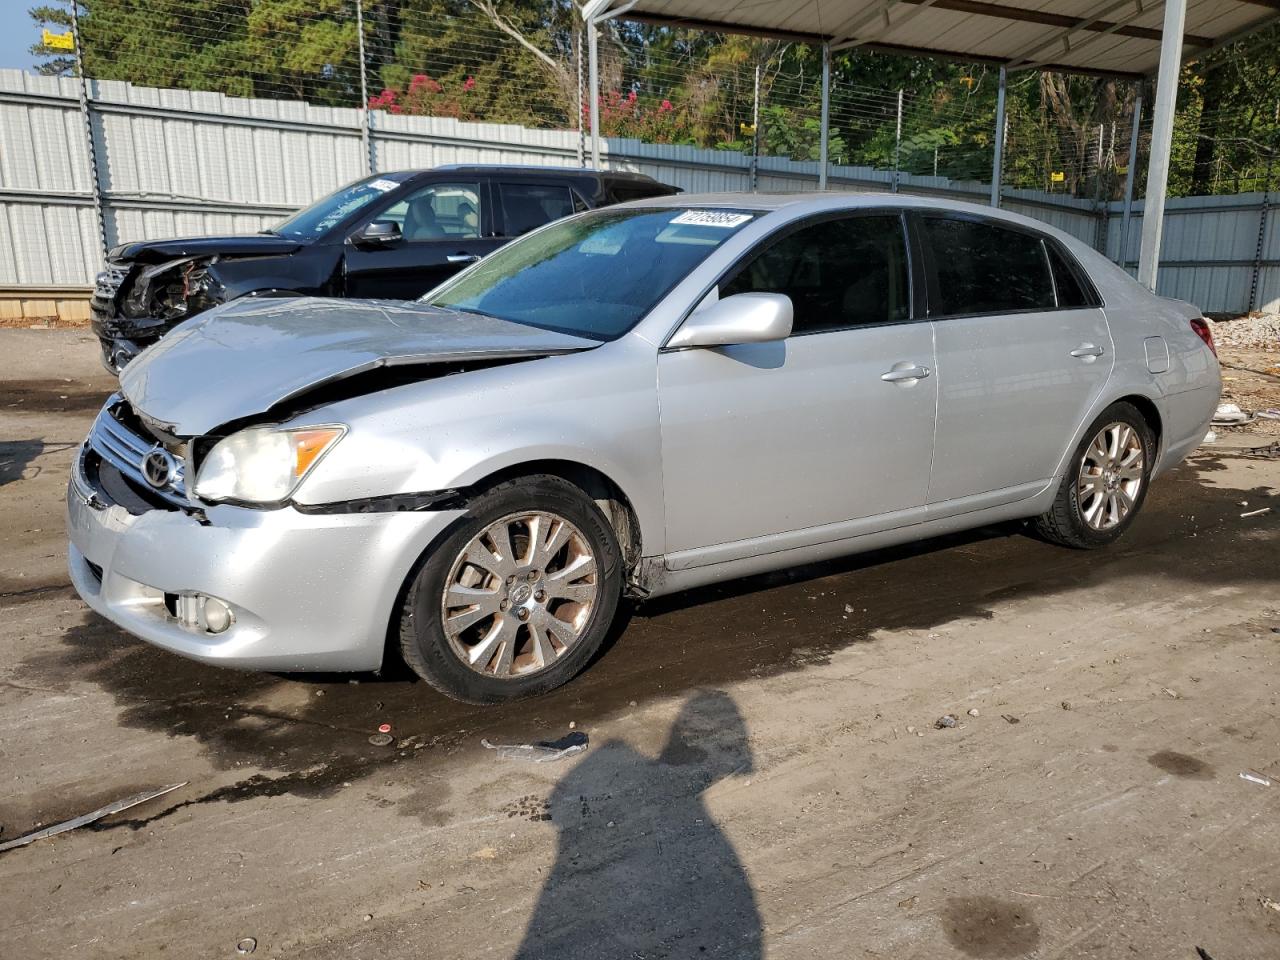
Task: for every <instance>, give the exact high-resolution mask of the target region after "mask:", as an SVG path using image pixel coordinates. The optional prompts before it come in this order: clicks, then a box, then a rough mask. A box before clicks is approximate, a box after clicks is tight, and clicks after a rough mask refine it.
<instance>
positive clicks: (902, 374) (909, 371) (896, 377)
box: [880, 362, 933, 383]
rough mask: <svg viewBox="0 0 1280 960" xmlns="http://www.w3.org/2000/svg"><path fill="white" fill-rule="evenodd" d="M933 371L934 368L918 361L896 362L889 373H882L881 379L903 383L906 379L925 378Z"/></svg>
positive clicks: (886, 381) (887, 381)
mask: <svg viewBox="0 0 1280 960" xmlns="http://www.w3.org/2000/svg"><path fill="white" fill-rule="evenodd" d="M931 373H933V371H932V370H930V369H929V368H928V367H925V366H921V365H920V364H918V363H906V362H904V363H895V364H894V365H893V369H892V370H890V371H889V372H888V373H882V374H880V379H881V380H883V381H884V382H885V383H902V382H903V381H905V380H911V381H915V380H923V379H924V378H925V377H927V376H929V374H931Z"/></svg>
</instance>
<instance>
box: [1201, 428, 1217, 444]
mask: <svg viewBox="0 0 1280 960" xmlns="http://www.w3.org/2000/svg"><path fill="white" fill-rule="evenodd" d="M1200 442H1201V443H1217V442H1218V435H1217V434H1216V433H1214V432H1213V431H1212V430H1210V431H1209V432H1208V433H1206V434H1205V435H1204V439H1203V440H1201V441H1200Z"/></svg>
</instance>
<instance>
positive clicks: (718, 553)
mask: <svg viewBox="0 0 1280 960" xmlns="http://www.w3.org/2000/svg"><path fill="white" fill-rule="evenodd" d="M746 292H770V293H783V294H786V295H787V296H788V297H790V298H791V301H792V304H793V306H794V308H795V321H794V327H793V334H792V336H791V337H790V338H788V339H787V340H785V341H781V342H777V343H764V344H750V345H740V346H732V347H721V348H717V349H689V350H678V351H667V352H663V353H661V354H660V355H659V357H658V390H659V402H660V407H661V424H662V472H663V483H664V495H665V500H666V513H667V549H668V554H669V557H668V562H669V563H671V564H672V565H673V566H696V565H699V564H700V563H708V562H715V561H717V560H727V559H734V558H735V557H736V556H745V555H747V554H750V553H758V552H761V548H762V546H764V547H765V548H766V549H767V545H762V544H760V543H758V542H757V543H754V544H749V543H742V541H748V540H753V539H755V538H776V537H778V536H779V535H783V534H792V536H790V537H789V538H787V542H786V543H785V545H786V546H793V545H800V543H799V542H797V540H798V541H803V542H821V541H822V540H823V539H824V538H825V539H837V538H839V536H840V533H839V532H838V531H835V532H833V531H830V530H827V531H824V530H821V529H818V528H822V527H823V526H825V525H829V524H836V523H840V522H842V521H847V520H851V519H857V518H873V517H880V516H881V515H885V514H895V513H900V512H902V511H910V510H912V509H914V508H920V509H921V510H922V509H923V506H924V503H925V496H926V493H927V491H928V482H929V460H930V457H931V455H932V450H933V423H934V408H935V402H936V387H935V384H936V382H937V381H936V380H935V379H934V377H933V376H932V367H933V342H932V333H931V331H930V325H929V323H928V322H925V321H917V320H915V319H913V314H912V309H911V294H910V283H909V281H908V259H907V249H906V244H905V239H904V233H903V223H902V219H901V217H900V216H899V215H898V214H897V213H896V212H895V213H882V214H877V215H862V216H848V215H845V216H841V217H839V218H834V219H824V220H821V221H817V222H810V223H808V224H806V225H802V226H800V227H798V228H792V229H790V230H787V229H785V228H784V231H783V232H782V233H781V234H780V235H777V236H775V237H774V238H771V239H770V240H766V241H765V242H764V244H762V250H761V251H760V252H759V253H758V254H756V255H755V256H754V257H753V258H750V259H749V260H748V261H747V262H746V263H745V265H744V266H742V267H741V268H740V269H739V270H737V271H736V272H735V273H734V274H733V275H730V276H728V277H726V278H725V280H724V281H722V283H721V284H720V286H719V290H718V293H719V296H721V297H727V296H731V295H733V294H736V293H746ZM893 522H894V521H893V520H892V519H888V520H886V521H885V522H884V524H883V525H892V523H893ZM796 532H801V533H799V534H798V536H797V535H796ZM734 544H737V546H736V547H735V546H733V545H734ZM711 548H714V549H711ZM672 554H675V555H677V556H671V555H672Z"/></svg>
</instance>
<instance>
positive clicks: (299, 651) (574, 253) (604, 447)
mask: <svg viewBox="0 0 1280 960" xmlns="http://www.w3.org/2000/svg"><path fill="white" fill-rule="evenodd" d="M1219 388H1220V377H1219V371H1218V364H1217V361H1216V357H1215V355H1214V352H1213V343H1212V337H1211V334H1210V331H1209V326H1208V324H1207V323H1206V322H1205V320H1204V319H1203V318H1202V317H1201V315H1200V313H1199V311H1197V310H1196V309H1194V308H1193V307H1191V306H1189V305H1187V304H1185V303H1179V302H1175V301H1171V300H1166V299H1162V298H1159V297H1156V296H1153V295H1152V294H1151V293H1149V292H1147V291H1146V290H1145V289H1144V288H1142V287H1141V286H1139V285H1138V284H1137V283H1135V282H1134V281H1133V280H1132V279H1130V278H1129V276H1128V275H1127V274H1125V273H1124V272H1123V271H1122V270H1120V269H1119V268H1118V267H1116V266H1115V265H1114V264H1112V263H1110V262H1109V261H1107V260H1106V259H1105V258H1103V257H1102V256H1101V255H1099V254H1098V253H1096V252H1095V251H1094V250H1092V249H1090V248H1089V247H1088V246H1086V245H1084V244H1082V243H1081V242H1079V241H1078V240H1075V239H1073V238H1072V237H1070V236H1067V235H1066V234H1063V233H1061V232H1059V231H1057V230H1054V229H1052V228H1051V227H1048V226H1046V225H1045V224H1043V223H1038V222H1036V221H1032V220H1028V219H1025V218H1023V217H1019V216H1015V215H1012V214H1008V213H1003V212H1000V211H997V210H991V209H988V208H985V207H977V206H969V205H965V204H959V203H950V202H939V201H935V200H928V199H919V198H909V197H903V196H889V195H884V194H876V195H859V194H806V195H796V196H773V197H766V196H759V195H754V194H741V195H718V196H707V197H689V196H681V197H673V198H659V199H655V200H651V201H642V202H638V203H635V204H630V205H625V206H621V207H614V208H609V209H606V210H598V211H592V212H588V213H584V214H582V215H580V216H576V217H572V218H569V219H567V220H562V221H559V222H557V223H554V224H551V225H549V226H547V227H544V228H542V229H541V230H538V231H537V232H535V233H531V234H529V235H527V236H526V237H524V238H522V239H520V240H518V241H516V242H515V243H512V244H511V245H510V246H508V247H506V248H504V249H502V250H501V251H499V252H497V253H495V254H493V255H492V256H490V257H488V258H486V259H484V260H482V261H481V262H479V263H477V264H475V265H474V266H472V267H471V268H469V269H468V270H466V271H465V272H463V273H461V274H459V275H458V276H456V277H454V278H453V279H451V280H449V281H447V282H446V283H444V284H443V285H442V286H440V287H438V288H437V289H435V290H434V291H432V292H431V293H429V294H428V295H427V296H425V297H424V298H423V299H422V300H420V301H417V302H414V303H393V302H386V301H349V300H343V301H337V300H320V299H298V300H276V301H241V302H235V303H231V304H228V305H226V306H223V307H220V308H216V309H214V310H211V311H209V312H208V313H206V314H203V315H202V316H200V317H198V318H195V319H193V320H191V321H188V322H187V323H185V324H183V325H182V326H181V327H179V328H178V329H177V330H176V331H175V332H174V333H173V334H172V335H170V336H168V337H166V338H165V339H164V340H162V341H160V343H158V344H157V345H156V346H154V347H152V348H151V349H149V350H148V351H146V352H145V353H144V354H143V355H142V356H141V357H140V358H139V359H138V360H137V361H135V362H134V363H133V364H131V365H130V366H129V367H128V369H127V370H126V371H125V374H124V376H123V378H122V380H121V391H120V393H119V394H118V395H116V396H114V397H112V398H111V400H110V401H109V402H108V403H107V405H106V407H105V408H104V409H103V410H102V412H101V414H100V415H99V416H98V418H97V420H96V422H95V424H94V426H93V430H92V433H91V434H90V436H89V438H88V439H87V440H86V442H85V444H84V446H83V447H82V449H81V451H80V453H79V456H78V459H77V463H76V466H75V470H74V472H73V477H72V481H71V484H70V488H69V491H68V497H67V504H68V512H69V517H68V528H69V532H70V539H71V545H70V548H69V554H70V568H71V575H72V578H73V582H74V583H75V585H76V588H77V589H78V591H79V592H80V595H81V596H82V597H83V598H84V599H85V601H86V602H87V603H88V604H89V605H90V606H91V607H92V608H93V609H94V610H96V611H98V612H99V613H101V614H102V615H104V616H106V617H108V618H110V619H111V620H113V621H115V622H116V623H117V624H119V625H121V626H122V627H124V628H125V629H127V630H129V631H131V632H133V633H135V634H137V635H138V636H140V637H142V638H144V639H146V640H148V641H150V642H152V643H154V644H157V645H158V646H161V647H164V648H166V649H169V650H172V651H173V652H175V653H179V654H182V655H185V656H188V657H194V658H196V659H198V660H202V661H205V662H208V663H214V664H225V665H230V666H240V667H251V668H260V669H266V670H276V671H288V670H308V671H311V670H353V671H354V670H375V669H378V668H379V667H381V665H382V664H383V663H384V661H385V660H386V659H387V658H388V657H391V656H398V657H402V658H403V659H404V660H405V661H406V662H407V663H408V664H409V665H410V666H411V667H412V668H413V669H414V670H415V671H417V672H418V673H419V674H420V675H421V676H422V677H423V678H424V679H426V680H427V681H428V682H429V683H430V684H432V685H433V686H434V687H436V688H437V689H439V690H441V691H443V692H444V693H446V694H448V695H449V696H452V697H456V698H459V699H463V700H468V701H473V702H494V701H499V700H504V699H508V698H513V697H521V696H528V695H531V694H537V693H541V692H543V691H546V690H550V689H552V688H554V687H556V686H558V685H560V684H562V683H565V682H566V681H568V680H569V679H570V678H572V677H573V676H574V675H575V674H576V673H578V672H579V671H580V670H582V669H583V668H584V667H585V666H586V665H587V663H588V662H589V661H590V660H591V658H592V656H593V655H594V654H595V653H596V652H597V651H598V649H599V647H600V645H601V642H602V640H603V639H604V637H605V635H606V633H607V631H608V628H609V625H610V622H611V621H612V620H613V618H614V615H615V613H616V611H617V608H618V605H619V603H621V602H623V600H624V597H630V598H640V599H642V598H645V597H652V596H657V595H660V594H668V593H672V592H674V591H679V590H685V589H688V588H690V587H695V586H698V585H700V584H706V583H709V582H711V581H717V580H723V579H727V578H731V577H740V576H744V575H747V574H753V573H758V572H761V571H766V570H774V569H778V568H782V567H790V566H795V565H797V564H803V563H809V562H811V561H816V560H822V559H825V558H829V557H834V556H838V555H842V554H849V553H854V552H857V551H862V550H869V549H873V548H879V547H884V546H886V545H890V544H896V543H902V542H904V541H910V540H918V539H922V538H925V537H933V536H937V535H939V534H944V533H949V532H952V531H956V530H960V529H964V528H968V527H975V526H979V525H982V524H988V523H992V522H996V521H1004V520H1013V519H1019V518H1027V519H1029V520H1031V521H1032V525H1033V527H1034V529H1035V531H1036V532H1038V534H1039V535H1040V536H1043V537H1045V538H1048V539H1050V540H1053V541H1055V542H1057V543H1060V544H1063V545H1066V546H1070V547H1077V548H1095V547H1103V546H1106V545H1107V544H1110V543H1111V542H1113V541H1114V540H1116V538H1118V537H1119V536H1121V535H1122V534H1123V533H1124V532H1125V530H1126V529H1127V528H1128V527H1129V526H1130V525H1131V524H1132V523H1133V522H1134V520H1135V517H1136V516H1137V514H1138V512H1139V510H1140V509H1141V507H1142V503H1143V500H1144V498H1145V497H1146V495H1147V489H1148V486H1149V485H1150V483H1151V481H1152V480H1153V479H1155V478H1156V477H1157V476H1159V475H1160V474H1161V473H1163V472H1164V471H1166V470H1168V469H1169V468H1170V467H1172V466H1173V465H1174V464H1176V463H1177V462H1178V461H1179V460H1180V459H1181V458H1182V457H1184V456H1185V455H1186V454H1187V453H1188V451H1190V450H1191V449H1193V448H1194V447H1195V446H1196V445H1197V444H1198V443H1199V442H1200V440H1201V438H1202V437H1203V436H1204V434H1205V431H1206V429H1207V426H1208V423H1209V419H1210V417H1211V415H1212V413H1213V410H1214V408H1215V406H1216V404H1217V401H1218V395H1219Z"/></svg>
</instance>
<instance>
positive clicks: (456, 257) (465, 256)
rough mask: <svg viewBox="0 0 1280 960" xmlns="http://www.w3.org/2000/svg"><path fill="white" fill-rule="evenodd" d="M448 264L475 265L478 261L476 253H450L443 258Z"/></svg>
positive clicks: (478, 256) (478, 257)
mask: <svg viewBox="0 0 1280 960" xmlns="http://www.w3.org/2000/svg"><path fill="white" fill-rule="evenodd" d="M445 259H446V260H448V261H449V262H450V263H475V262H476V261H477V260H479V259H480V255H479V254H478V253H451V254H449V255H448V256H447V257H445Z"/></svg>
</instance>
